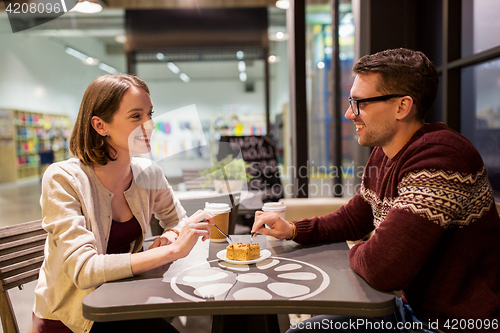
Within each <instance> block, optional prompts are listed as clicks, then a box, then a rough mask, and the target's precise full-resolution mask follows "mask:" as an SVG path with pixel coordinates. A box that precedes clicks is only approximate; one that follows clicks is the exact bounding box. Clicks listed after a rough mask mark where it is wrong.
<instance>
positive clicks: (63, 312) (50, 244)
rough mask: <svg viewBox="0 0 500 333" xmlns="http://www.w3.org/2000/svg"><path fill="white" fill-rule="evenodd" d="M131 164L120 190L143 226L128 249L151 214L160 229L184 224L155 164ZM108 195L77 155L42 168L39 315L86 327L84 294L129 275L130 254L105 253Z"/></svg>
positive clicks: (78, 328) (36, 308)
mask: <svg viewBox="0 0 500 333" xmlns="http://www.w3.org/2000/svg"><path fill="white" fill-rule="evenodd" d="M131 166H132V170H133V173H134V177H133V178H134V180H133V181H132V184H131V186H130V188H129V189H128V190H127V191H126V192H125V193H124V194H125V198H126V200H127V203H128V205H129V207H130V209H131V211H132V213H133V214H134V216H135V217H136V219H137V221H139V224H140V225H141V228H142V235H141V237H140V238H139V239H138V240H137V241H136V242H134V243H133V244H131V252H137V251H139V250H140V249H141V247H142V242H143V240H144V237H145V235H146V232H147V230H148V228H149V221H150V218H151V215H152V214H153V213H154V214H155V216H156V218H157V219H158V220H159V221H160V225H161V226H162V227H163V228H172V227H174V226H178V227H182V224H183V222H184V220H185V218H186V212H185V210H184V209H183V208H182V206H181V204H180V202H179V200H177V198H176V197H175V196H174V194H173V191H172V188H171V187H170V186H169V185H168V183H167V180H166V179H165V177H164V175H163V172H162V170H161V169H160V168H159V167H158V166H157V165H156V164H151V162H150V161H149V160H146V159H143V158H133V159H132V163H131ZM112 198H113V193H112V192H110V191H109V190H108V189H106V188H105V187H104V186H103V185H102V184H101V182H100V181H99V179H98V178H97V176H96V174H95V173H94V169H93V167H92V166H87V165H84V164H82V163H80V161H79V160H78V159H75V158H72V159H69V160H67V161H64V162H59V163H55V164H52V165H51V166H49V168H48V169H47V171H46V172H45V174H44V177H43V181H42V196H41V199H40V203H41V206H42V216H43V228H44V229H45V230H46V231H47V233H48V237H47V241H46V243H45V260H44V262H43V264H42V267H41V269H40V277H39V279H38V285H37V287H36V289H35V305H34V309H33V311H34V313H35V315H36V316H37V317H38V318H45V319H52V320H60V321H62V322H63V323H64V324H65V325H66V326H67V327H69V328H70V329H71V330H72V331H73V332H78V333H82V332H89V331H90V329H91V327H92V324H93V322H92V321H89V320H87V319H85V318H84V317H83V315H82V300H83V298H84V297H85V296H87V295H88V294H90V293H91V292H92V291H93V290H95V288H97V287H98V286H99V285H101V284H102V283H104V282H107V281H113V280H118V279H123V278H128V277H131V276H132V270H131V268H130V253H125V254H111V255H107V254H105V253H106V249H107V245H108V239H109V232H110V229H111V221H112V214H111V199H112Z"/></svg>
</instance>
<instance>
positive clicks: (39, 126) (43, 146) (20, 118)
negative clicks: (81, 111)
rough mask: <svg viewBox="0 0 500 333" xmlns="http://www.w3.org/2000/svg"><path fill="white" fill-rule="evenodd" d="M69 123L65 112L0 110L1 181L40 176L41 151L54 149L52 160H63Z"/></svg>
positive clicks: (65, 153) (65, 154)
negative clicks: (0, 133)
mask: <svg viewBox="0 0 500 333" xmlns="http://www.w3.org/2000/svg"><path fill="white" fill-rule="evenodd" d="M71 126H72V124H71V122H70V120H69V118H68V117H67V116H65V115H57V114H47V113H39V112H29V111H22V110H5V109H1V110H0V129H1V130H2V137H1V138H0V140H1V143H0V155H1V156H2V159H1V160H0V182H12V181H17V180H20V179H25V178H31V177H40V176H41V175H40V173H41V172H42V170H43V166H42V168H41V167H40V157H39V156H40V151H47V150H49V151H50V150H52V148H56V149H57V150H56V151H54V161H60V160H64V159H66V158H67V157H68V156H67V152H66V150H65V149H61V148H60V147H66V146H67V140H68V139H69V134H70V132H69V130H70V128H71Z"/></svg>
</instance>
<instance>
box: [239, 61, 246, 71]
mask: <svg viewBox="0 0 500 333" xmlns="http://www.w3.org/2000/svg"><path fill="white" fill-rule="evenodd" d="M246 69H247V66H246V64H245V62H244V61H238V70H239V71H240V72H244V71H245V70H246Z"/></svg>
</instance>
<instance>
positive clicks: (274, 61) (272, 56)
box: [267, 54, 281, 64]
mask: <svg viewBox="0 0 500 333" xmlns="http://www.w3.org/2000/svg"><path fill="white" fill-rule="evenodd" d="M267 61H269V62H270V63H271V64H274V63H276V62H280V61H281V58H280V57H278V56H275V55H273V54H272V55H270V56H269V58H267Z"/></svg>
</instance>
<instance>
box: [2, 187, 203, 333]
mask: <svg viewBox="0 0 500 333" xmlns="http://www.w3.org/2000/svg"><path fill="white" fill-rule="evenodd" d="M40 194H41V189H40V181H39V180H31V181H24V182H19V183H15V184H14V183H7V184H0V227H3V226H8V225H13V224H18V223H22V222H27V221H32V220H36V219H39V218H41V209H40V203H39V200H40ZM35 286H36V281H34V282H31V283H28V284H26V285H25V286H24V289H23V290H18V289H11V290H10V291H9V296H10V298H11V301H12V306H13V307H14V312H15V314H16V317H17V322H18V325H19V329H20V331H21V333H28V332H30V329H31V313H32V309H33V302H34V290H35ZM172 324H173V325H174V326H175V327H176V328H177V329H178V330H179V331H180V332H181V333H188V332H189V333H207V332H210V327H211V324H212V319H211V317H210V316H196V317H187V318H185V317H184V318H182V317H181V318H179V317H177V318H175V319H174V320H173V322H172ZM0 327H1V323H0ZM2 331H3V329H2Z"/></svg>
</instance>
